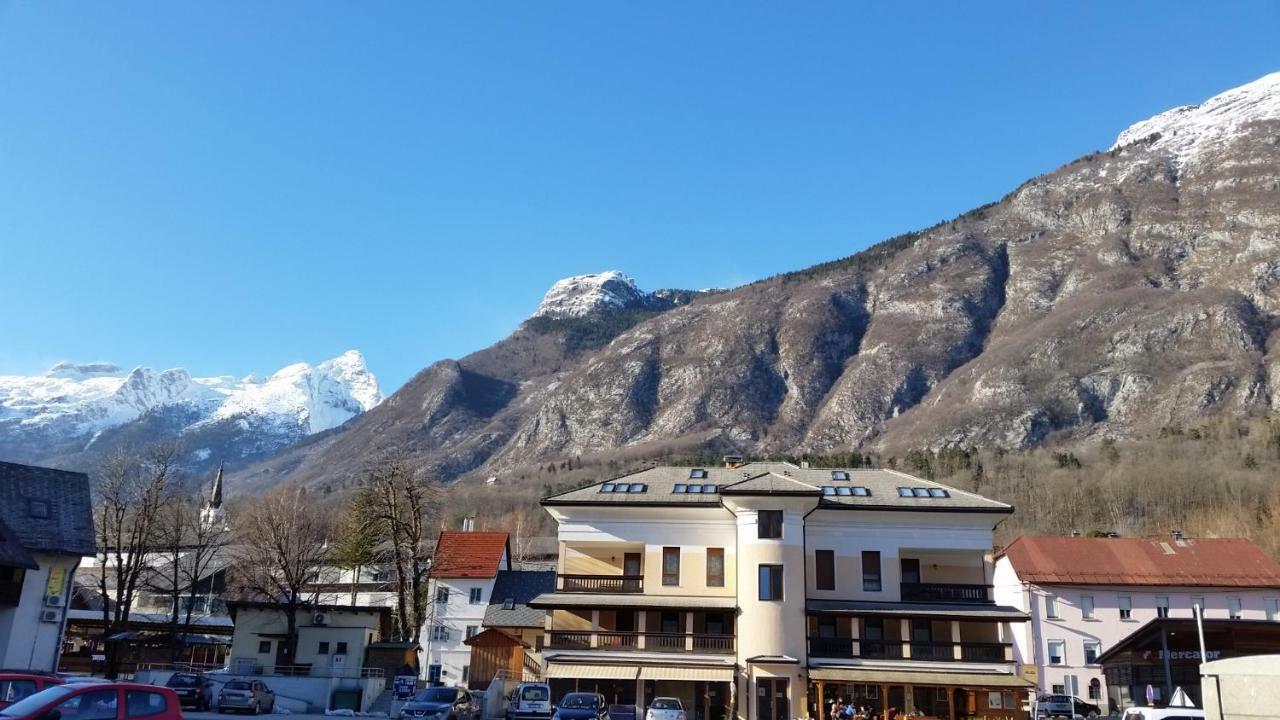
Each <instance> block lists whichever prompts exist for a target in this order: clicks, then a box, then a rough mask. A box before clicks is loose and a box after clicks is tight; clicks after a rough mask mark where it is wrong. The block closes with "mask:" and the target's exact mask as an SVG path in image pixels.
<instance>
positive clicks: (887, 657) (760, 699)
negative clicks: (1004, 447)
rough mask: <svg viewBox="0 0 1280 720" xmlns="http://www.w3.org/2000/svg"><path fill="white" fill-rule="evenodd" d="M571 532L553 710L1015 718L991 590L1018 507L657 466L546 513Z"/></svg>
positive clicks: (817, 477) (792, 473)
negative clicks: (615, 706)
mask: <svg viewBox="0 0 1280 720" xmlns="http://www.w3.org/2000/svg"><path fill="white" fill-rule="evenodd" d="M543 505H544V507H546V508H547V510H548V511H549V512H550V513H551V514H552V516H553V517H554V518H555V519H556V521H557V523H558V524H559V541H560V561H559V566H560V570H559V577H558V580H557V587H556V591H555V592H552V593H547V594H545V595H542V596H539V597H538V598H535V599H534V601H532V602H531V603H530V605H531V606H533V607H535V608H544V609H548V610H550V611H551V613H550V615H549V616H548V620H547V625H546V634H547V639H546V642H545V648H544V651H543V659H544V668H545V675H546V677H547V678H548V679H549V681H550V682H551V684H552V688H553V694H554V695H555V696H557V697H558V696H560V695H562V694H563V693H565V692H569V691H572V690H574V689H579V690H595V691H598V692H601V693H603V694H605V695H606V696H607V697H608V698H609V700H610V702H614V703H622V704H632V703H634V704H636V705H638V706H640V707H646V706H647V705H648V703H649V702H650V701H651V700H652V699H653V698H654V697H656V696H660V695H662V696H667V695H669V696H675V697H680V698H682V699H683V701H684V703H685V705H686V709H687V710H688V712H689V716H690V718H691V719H693V720H722V719H723V718H727V717H737V718H751V719H752V720H786V719H787V718H796V717H815V718H826V717H828V716H829V709H830V707H831V704H832V703H833V702H835V701H836V699H837V698H844V699H845V700H846V701H848V700H852V701H853V702H854V703H855V704H858V705H863V706H866V707H869V708H872V709H874V710H876V711H878V712H881V713H883V712H884V711H885V710H886V709H887V708H889V707H896V708H897V709H898V710H899V711H900V712H916V713H919V714H922V715H932V716H935V717H946V718H952V719H955V718H959V717H960V716H962V715H974V714H985V713H988V712H989V711H992V710H995V711H998V712H999V714H1001V715H1007V716H1012V717H1020V716H1022V711H1021V707H1022V706H1023V703H1024V702H1025V701H1026V699H1027V696H1026V692H1025V690H1026V688H1027V687H1029V685H1030V683H1028V682H1027V681H1025V680H1023V679H1021V678H1020V677H1018V675H1017V673H1016V672H1015V667H1014V661H1013V651H1012V647H1011V646H1010V645H1009V643H1010V638H1011V636H1012V630H1011V625H1014V624H1018V623H1021V622H1023V621H1025V620H1026V615H1025V613H1023V612H1021V611H1018V610H1016V609H1013V608H1008V607H1000V606H998V605H997V604H996V603H995V602H994V601H993V597H992V593H991V587H990V586H991V574H992V569H993V568H992V561H991V555H990V549H991V540H992V528H993V526H994V525H995V524H996V523H998V522H999V521H1000V520H1001V519H1002V518H1004V517H1005V516H1006V515H1007V514H1008V513H1010V512H1011V511H1012V508H1010V507H1009V506H1007V505H1004V504H1001V503H998V502H994V501H991V500H987V499H985V498H982V497H979V496H976V495H973V494H970V493H965V492H961V491H959V490H955V489H952V488H948V487H945V486H942V485H939V484H937V483H932V482H928V481H925V480H921V479H919V478H915V477H912V476H910V475H906V474H903V473H898V472H893V471H888V470H840V469H836V470H832V469H817V468H808V467H797V466H795V465H791V464H788V463H781V462H764V463H749V464H741V463H740V462H737V461H735V460H732V459H728V460H727V462H726V466H725V467H723V468H696V467H658V468H650V469H647V470H643V471H640V472H637V473H633V474H631V475H628V476H625V477H621V478H617V479H614V480H610V481H606V482H601V483H596V484H593V485H591V486H588V487H585V488H582V489H579V490H574V491H571V492H567V493H563V494H560V495H555V496H552V497H549V498H546V499H544V500H543Z"/></svg>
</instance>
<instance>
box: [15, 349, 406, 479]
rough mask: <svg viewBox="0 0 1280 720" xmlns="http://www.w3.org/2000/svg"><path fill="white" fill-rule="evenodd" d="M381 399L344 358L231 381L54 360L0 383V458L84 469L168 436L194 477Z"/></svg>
mask: <svg viewBox="0 0 1280 720" xmlns="http://www.w3.org/2000/svg"><path fill="white" fill-rule="evenodd" d="M381 401H382V393H381V390H380V389H379V388H378V383H377V378H376V377H374V376H373V374H372V373H370V372H369V370H368V368H367V366H366V364H365V360H364V356H363V355H361V354H360V353H359V352H358V351H354V350H351V351H347V352H345V353H343V354H342V355H339V356H338V357H336V358H332V359H330V360H326V361H324V362H321V363H318V364H316V365H314V366H312V365H309V364H307V363H295V364H293V365H288V366H286V367H284V368H281V369H280V370H278V371H277V372H275V373H273V374H272V375H270V376H269V377H266V378H258V377H255V376H247V377H244V378H240V379H238V380H237V379H235V378H232V377H230V376H214V377H193V376H192V375H191V373H190V372H188V371H187V370H186V369H185V368H170V369H167V370H160V371H157V370H154V369H152V368H149V367H145V366H137V367H134V368H133V369H132V370H129V371H125V370H124V369H122V368H120V367H119V366H117V365H114V364H111V363H102V362H96V363H73V362H60V363H58V364H56V365H54V366H53V367H52V368H50V370H49V371H48V372H46V373H45V374H44V375H38V376H13V375H10V376H0V452H2V453H3V454H4V456H5V457H6V458H12V459H17V460H21V461H25V462H52V463H56V464H61V465H62V466H67V467H76V468H87V466H89V465H91V464H92V460H93V458H96V457H99V456H101V454H103V453H106V452H110V451H111V449H113V448H115V447H121V446H124V445H136V444H143V443H147V442H153V441H155V440H158V439H171V438H178V439H180V440H181V441H182V445H183V447H184V448H185V450H186V452H187V456H186V458H185V463H186V464H188V465H189V466H191V467H192V468H200V469H202V468H204V467H206V466H208V465H210V464H212V463H214V462H217V461H219V460H222V459H227V460H232V461H233V462H234V461H241V460H247V459H249V458H254V457H260V456H262V455H265V454H270V453H272V452H275V451H277V450H279V449H282V448H283V447H286V446H287V445H289V444H292V443H293V442H296V441H297V440H298V439H300V438H302V437H305V436H307V435H311V434H314V433H317V432H322V431H325V430H329V429H331V428H334V427H337V426H339V425H341V424H342V423H345V422H347V421H348V420H350V419H351V418H353V417H355V416H356V415H359V414H360V413H363V412H365V411H366V410H368V409H369V408H372V407H374V406H376V405H377V404H378V403H379V402H381ZM215 456H216V457H215Z"/></svg>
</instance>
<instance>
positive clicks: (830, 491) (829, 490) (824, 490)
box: [822, 485, 836, 495]
mask: <svg viewBox="0 0 1280 720" xmlns="http://www.w3.org/2000/svg"><path fill="white" fill-rule="evenodd" d="M822 494H823V495H835V494H836V489H835V488H833V487H831V486H830V485H827V486H826V487H824V488H822Z"/></svg>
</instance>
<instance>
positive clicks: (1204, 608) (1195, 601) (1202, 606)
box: [1191, 596, 1209, 617]
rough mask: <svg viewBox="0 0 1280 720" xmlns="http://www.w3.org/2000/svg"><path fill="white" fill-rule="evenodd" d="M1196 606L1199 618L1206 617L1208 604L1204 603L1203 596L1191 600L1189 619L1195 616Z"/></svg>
mask: <svg viewBox="0 0 1280 720" xmlns="http://www.w3.org/2000/svg"><path fill="white" fill-rule="evenodd" d="M1196 605H1199V606H1200V617H1208V615H1209V603H1208V602H1206V601H1205V599H1204V596H1196V597H1193V598H1191V617H1195V616H1196Z"/></svg>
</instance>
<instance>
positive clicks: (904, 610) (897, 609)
mask: <svg viewBox="0 0 1280 720" xmlns="http://www.w3.org/2000/svg"><path fill="white" fill-rule="evenodd" d="M805 610H806V611H807V612H810V613H814V614H817V615H872V616H874V615H892V616H894V617H919V618H939V619H940V618H955V619H973V620H1030V619H1031V617H1030V616H1029V615H1027V614H1026V613H1024V612H1022V611H1021V610H1019V609H1017V608H1015V607H1009V606H1007V605H995V604H992V603H918V602H876V601H863V600H809V601H807V602H805Z"/></svg>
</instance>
